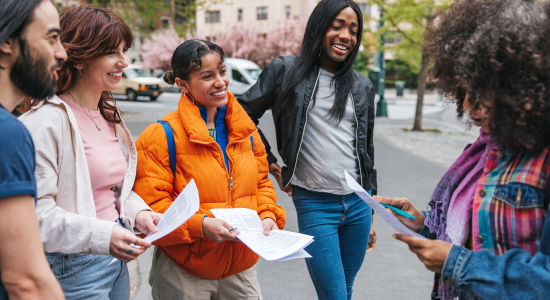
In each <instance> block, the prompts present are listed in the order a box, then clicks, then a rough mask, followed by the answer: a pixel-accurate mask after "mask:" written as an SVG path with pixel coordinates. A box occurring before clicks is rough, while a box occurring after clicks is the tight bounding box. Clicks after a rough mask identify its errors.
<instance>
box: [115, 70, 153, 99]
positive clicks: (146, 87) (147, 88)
mask: <svg viewBox="0 0 550 300" xmlns="http://www.w3.org/2000/svg"><path fill="white" fill-rule="evenodd" d="M162 92H163V89H162V79H159V78H157V77H154V76H152V75H151V74H149V73H146V72H144V70H143V67H142V66H140V65H129V66H128V67H127V68H125V69H124V71H122V80H121V81H120V87H119V88H118V89H117V90H115V91H112V93H113V94H115V95H126V97H128V100H130V101H136V100H137V97H138V96H146V97H149V98H151V101H155V100H157V98H158V96H160V94H162Z"/></svg>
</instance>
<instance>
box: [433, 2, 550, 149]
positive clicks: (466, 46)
mask: <svg viewBox="0 0 550 300" xmlns="http://www.w3.org/2000/svg"><path fill="white" fill-rule="evenodd" d="M549 12H550V5H549V4H548V3H542V2H538V1H520V0H458V1H455V2H454V3H453V4H452V5H451V7H450V10H449V11H447V12H442V13H439V14H438V18H437V19H436V20H435V21H434V22H433V26H431V27H429V28H428V29H427V31H426V36H425V37H426V39H425V41H426V42H425V44H424V51H425V55H427V56H428V57H429V58H430V60H431V61H432V62H433V67H432V68H431V76H433V77H434V78H435V79H436V80H437V82H438V86H439V87H440V88H441V90H442V91H443V93H444V94H445V95H446V96H447V98H448V99H450V100H451V101H453V102H456V103H457V111H458V115H459V117H462V116H463V114H464V108H463V103H464V96H465V95H466V92H468V93H469V95H470V100H469V102H470V104H472V105H479V104H480V103H483V102H484V101H487V100H494V105H493V108H492V109H491V110H490V115H491V116H490V120H489V121H490V131H491V137H492V139H493V140H494V141H495V142H497V143H499V144H500V145H501V146H503V147H512V148H515V149H517V150H520V151H532V152H535V153H539V152H540V151H542V150H543V149H544V148H546V147H548V146H549V145H550V38H549V37H550V21H549V19H548V15H549Z"/></svg>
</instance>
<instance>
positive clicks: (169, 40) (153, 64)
mask: <svg viewBox="0 0 550 300" xmlns="http://www.w3.org/2000/svg"><path fill="white" fill-rule="evenodd" d="M184 41H185V39H184V38H182V37H180V36H179V35H178V34H177V33H176V31H175V30H174V29H164V30H160V31H155V32H154V33H153V34H152V35H151V37H149V38H148V39H146V40H145V42H144V43H143V45H142V46H141V51H140V54H141V58H142V60H143V62H142V65H143V66H144V67H145V68H150V69H161V70H164V71H168V70H170V69H171V68H172V67H171V66H170V62H171V60H172V55H173V54H174V51H175V50H176V48H177V47H178V46H179V45H180V44H181V43H183V42H184Z"/></svg>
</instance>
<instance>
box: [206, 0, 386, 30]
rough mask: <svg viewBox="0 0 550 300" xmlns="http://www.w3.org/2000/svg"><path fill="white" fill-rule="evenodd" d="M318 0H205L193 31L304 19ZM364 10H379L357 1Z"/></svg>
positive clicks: (267, 26) (376, 11)
mask: <svg viewBox="0 0 550 300" xmlns="http://www.w3.org/2000/svg"><path fill="white" fill-rule="evenodd" d="M319 2H320V0H269V1H267V0H223V1H219V0H217V1H212V0H210V1H206V3H205V4H204V5H203V6H201V7H198V8H197V13H196V22H197V23H196V31H197V34H198V36H202V37H208V36H210V35H213V34H215V33H220V32H224V31H225V30H227V29H228V28H231V27H233V26H235V25H239V24H242V26H246V27H257V28H265V29H266V31H267V30H268V29H269V28H270V27H271V26H273V25H274V24H276V23H278V22H281V21H284V20H289V19H295V18H300V19H302V20H307V19H308V18H309V16H310V14H311V12H312V11H313V9H314V8H315V6H316V5H317V4H318V3H319ZM356 2H357V3H359V5H360V7H361V9H362V10H363V12H365V13H367V14H371V13H375V14H378V10H377V9H376V8H375V7H371V6H369V5H368V4H366V3H364V2H366V1H356Z"/></svg>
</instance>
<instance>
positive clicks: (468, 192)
mask: <svg viewBox="0 0 550 300" xmlns="http://www.w3.org/2000/svg"><path fill="white" fill-rule="evenodd" d="M549 12H550V5H549V4H546V3H540V2H537V1H519V0H507V1H505V0H497V1H485V0H461V1H457V2H455V3H454V4H453V5H452V6H451V8H450V10H449V11H448V12H446V13H442V14H440V15H439V18H438V19H437V20H438V21H437V22H436V24H435V25H434V26H433V27H431V28H428V31H427V35H426V37H427V43H426V48H425V50H426V53H427V54H428V55H429V56H430V57H431V59H433V61H434V65H433V69H432V73H433V76H434V78H436V79H437V80H438V84H439V86H440V88H441V89H442V90H443V91H444V92H445V93H446V95H447V96H448V97H449V98H450V99H452V100H454V101H455V102H456V103H457V108H458V115H459V117H461V116H462V115H463V114H464V113H465V111H468V114H469V116H470V117H471V119H472V122H473V124H474V125H476V126H479V127H481V136H480V138H479V139H478V140H477V141H476V142H475V143H474V144H472V145H470V146H469V147H467V148H466V149H465V150H464V152H463V154H462V155H461V156H460V157H459V158H458V160H457V161H456V162H455V163H454V164H453V165H452V166H451V168H450V169H449V170H448V171H447V173H445V175H444V176H443V178H442V179H441V181H440V182H439V184H438V185H437V187H436V189H435V191H434V193H433V195H432V198H431V201H430V202H429V207H430V208H431V210H430V211H429V212H427V213H423V212H421V211H420V210H418V209H417V208H415V207H414V206H413V205H412V204H411V202H410V201H409V200H407V199H405V198H400V199H395V198H383V197H377V200H378V201H380V202H384V203H388V204H391V205H394V206H397V207H399V208H401V209H402V210H404V211H407V212H408V213H410V214H412V215H414V216H416V219H415V220H409V219H405V218H402V217H401V216H399V215H396V217H397V218H399V219H400V220H401V221H402V222H403V223H404V224H405V225H407V226H408V227H409V228H411V229H413V230H416V231H418V232H419V233H420V234H422V235H424V236H426V237H428V238H429V239H420V238H415V237H409V236H404V235H399V234H396V235H395V238H397V239H398V240H401V241H403V242H405V243H407V244H408V246H409V249H410V250H411V251H412V252H414V253H415V254H416V255H417V256H418V257H419V259H420V260H421V261H422V262H423V263H424V264H425V265H426V268H428V269H429V270H431V271H434V272H436V276H435V278H436V284H435V285H434V292H433V293H432V298H433V299H455V298H456V297H458V298H459V299H548V288H547V287H548V286H550V271H549V267H548V266H549V265H550V218H546V214H547V210H548V202H549V199H550V185H548V184H547V182H548V180H549V179H550V178H549V174H550V118H549V116H550V40H549V39H548V36H550V21H549ZM440 279H441V280H440Z"/></svg>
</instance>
